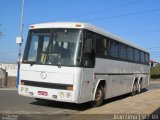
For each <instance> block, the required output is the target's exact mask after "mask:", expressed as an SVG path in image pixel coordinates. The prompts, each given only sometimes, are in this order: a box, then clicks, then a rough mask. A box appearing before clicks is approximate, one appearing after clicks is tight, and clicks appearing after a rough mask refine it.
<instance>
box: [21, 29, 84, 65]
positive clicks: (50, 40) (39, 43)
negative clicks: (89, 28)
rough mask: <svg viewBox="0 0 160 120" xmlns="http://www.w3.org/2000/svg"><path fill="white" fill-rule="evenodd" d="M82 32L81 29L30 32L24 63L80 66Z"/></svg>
mask: <svg viewBox="0 0 160 120" xmlns="http://www.w3.org/2000/svg"><path fill="white" fill-rule="evenodd" d="M81 46H82V31H81V30H79V29H35V30H30V31H29V35H28V40H27V43H26V48H25V52H24V57H23V63H30V64H48V65H56V66H61V65H62V66H78V65H79V64H80V60H81V59H80V58H81Z"/></svg>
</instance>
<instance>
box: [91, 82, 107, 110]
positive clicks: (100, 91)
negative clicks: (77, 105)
mask: <svg viewBox="0 0 160 120" xmlns="http://www.w3.org/2000/svg"><path fill="white" fill-rule="evenodd" d="M104 97H105V92H104V87H103V86H102V85H100V86H98V88H97V90H96V93H95V98H94V101H93V102H92V106H93V107H99V106H101V105H102V103H103V100H104Z"/></svg>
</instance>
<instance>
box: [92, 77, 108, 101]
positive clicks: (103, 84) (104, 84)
mask: <svg viewBox="0 0 160 120" xmlns="http://www.w3.org/2000/svg"><path fill="white" fill-rule="evenodd" d="M100 84H101V85H102V86H103V87H104V90H106V80H104V79H99V80H98V82H97V84H96V86H95V89H94V92H93V97H92V100H94V98H95V94H96V90H97V88H98V86H99V85H100Z"/></svg>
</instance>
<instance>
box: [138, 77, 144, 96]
mask: <svg viewBox="0 0 160 120" xmlns="http://www.w3.org/2000/svg"><path fill="white" fill-rule="evenodd" d="M142 87H143V84H142V80H140V82H139V84H138V93H139V94H140V93H141V92H142Z"/></svg>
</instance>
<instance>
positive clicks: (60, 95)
mask: <svg viewBox="0 0 160 120" xmlns="http://www.w3.org/2000/svg"><path fill="white" fill-rule="evenodd" d="M58 98H59V99H68V100H71V99H72V94H71V93H70V92H63V91H60V92H59V93H58Z"/></svg>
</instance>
